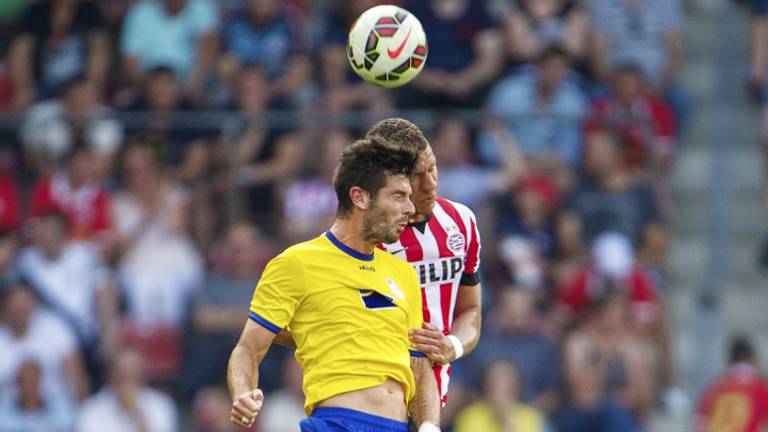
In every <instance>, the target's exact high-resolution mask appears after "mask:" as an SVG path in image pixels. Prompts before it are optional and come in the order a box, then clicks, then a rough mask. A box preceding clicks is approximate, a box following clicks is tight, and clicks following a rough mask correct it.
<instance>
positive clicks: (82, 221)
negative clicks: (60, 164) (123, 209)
mask: <svg viewBox="0 0 768 432" xmlns="http://www.w3.org/2000/svg"><path fill="white" fill-rule="evenodd" d="M93 161H94V154H93V152H92V151H91V150H89V149H87V148H86V147H84V146H81V145H76V146H74V148H72V150H71V151H70V152H69V154H68V155H67V158H66V168H65V169H63V170H59V171H57V172H55V173H53V174H52V175H50V176H48V177H44V178H42V179H41V180H39V181H38V182H37V184H36V185H35V186H34V188H33V190H32V199H31V209H30V210H31V211H30V213H31V214H32V216H33V217H36V216H42V215H44V214H47V213H51V212H59V213H63V214H64V215H66V217H67V222H68V225H69V226H70V234H71V236H72V237H73V238H75V239H92V238H94V236H96V235H99V234H104V233H106V232H107V231H109V230H110V229H111V228H112V216H111V212H110V208H111V206H110V198H109V195H108V193H107V190H106V189H105V188H104V187H103V186H102V185H101V184H99V183H98V182H97V180H96V178H97V176H98V173H97V172H96V170H95V169H94V168H95V167H96V164H94V163H93Z"/></svg>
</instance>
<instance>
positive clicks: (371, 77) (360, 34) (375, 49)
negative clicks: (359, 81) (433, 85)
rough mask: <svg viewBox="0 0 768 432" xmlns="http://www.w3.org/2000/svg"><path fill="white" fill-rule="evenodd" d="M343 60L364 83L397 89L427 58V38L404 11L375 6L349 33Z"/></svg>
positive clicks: (413, 17)
mask: <svg viewBox="0 0 768 432" xmlns="http://www.w3.org/2000/svg"><path fill="white" fill-rule="evenodd" d="M347 57H348V58H349V64H350V65H352V69H353V70H354V71H355V72H357V74H358V75H360V76H361V77H362V78H363V79H364V80H366V81H368V82H370V83H372V84H376V85H378V86H381V87H387V88H392V87H399V86H401V85H403V84H405V83H407V82H408V81H410V80H412V79H413V78H415V77H416V75H418V74H419V72H421V69H422V68H423V67H424V61H425V60H426V59H427V36H426V35H425V34H424V29H423V28H422V27H421V23H420V22H419V20H418V19H417V18H416V17H415V16H414V15H413V14H411V13H410V12H408V11H407V10H405V9H403V8H400V7H397V6H392V5H381V6H375V7H372V8H370V9H368V10H367V11H365V12H363V13H362V15H360V17H359V18H358V19H357V21H355V23H354V24H353V25H352V29H351V30H350V31H349V42H348V44H347Z"/></svg>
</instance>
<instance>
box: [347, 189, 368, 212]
mask: <svg viewBox="0 0 768 432" xmlns="http://www.w3.org/2000/svg"><path fill="white" fill-rule="evenodd" d="M349 199H350V200H352V205H353V206H355V207H357V208H358V209H360V210H363V211H365V210H368V206H369V205H370V202H371V194H369V193H368V191H366V190H365V189H363V188H361V187H359V186H353V187H352V188H351V189H349Z"/></svg>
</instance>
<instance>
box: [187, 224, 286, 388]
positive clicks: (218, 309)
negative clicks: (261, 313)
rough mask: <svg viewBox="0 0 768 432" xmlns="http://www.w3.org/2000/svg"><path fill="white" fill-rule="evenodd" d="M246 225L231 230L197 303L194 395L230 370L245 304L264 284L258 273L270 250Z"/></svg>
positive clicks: (190, 381) (191, 352) (190, 357)
mask: <svg viewBox="0 0 768 432" xmlns="http://www.w3.org/2000/svg"><path fill="white" fill-rule="evenodd" d="M265 244H268V243H267V242H266V241H265V240H264V239H262V238H261V235H260V234H259V232H258V231H257V230H256V228H255V227H254V226H253V225H251V224H247V223H237V224H233V225H232V226H230V228H229V229H228V230H227V233H226V236H225V237H224V241H223V244H221V245H220V246H219V251H218V255H219V256H218V257H215V261H216V262H217V264H218V265H217V266H216V267H217V268H216V269H215V270H212V271H210V272H208V274H207V275H206V277H205V280H204V281H203V283H202V285H201V288H200V290H199V291H197V292H196V293H195V296H194V297H193V300H192V316H191V324H192V338H191V339H190V342H189V347H188V353H187V356H186V357H187V362H186V366H185V367H186V371H185V380H184V381H185V384H184V387H185V388H186V389H189V390H190V391H189V393H192V392H193V391H194V390H196V389H197V388H199V387H202V386H205V385H213V384H216V383H217V382H218V381H219V380H221V378H222V377H223V374H224V371H225V370H226V368H227V358H228V355H229V353H230V352H232V348H234V346H235V343H236V342H237V339H238V337H239V336H240V330H241V328H242V326H243V322H244V321H245V320H246V319H247V316H246V315H247V312H246V311H245V309H244V308H243V304H245V303H247V302H248V301H249V299H250V297H251V295H252V294H253V289H254V288H255V287H256V284H257V283H258V282H259V274H260V272H259V269H261V268H262V267H263V266H264V262H263V261H265V260H266V259H267V257H268V255H269V254H270V252H271V250H270V249H268V248H266V250H265Z"/></svg>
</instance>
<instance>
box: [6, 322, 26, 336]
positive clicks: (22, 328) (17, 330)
mask: <svg viewBox="0 0 768 432" xmlns="http://www.w3.org/2000/svg"><path fill="white" fill-rule="evenodd" d="M10 327H11V332H12V333H13V336H14V337H15V338H16V339H21V338H23V337H24V336H25V335H26V334H27V329H28V328H29V321H27V322H24V323H18V324H15V325H14V324H12V325H11V326H10Z"/></svg>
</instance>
